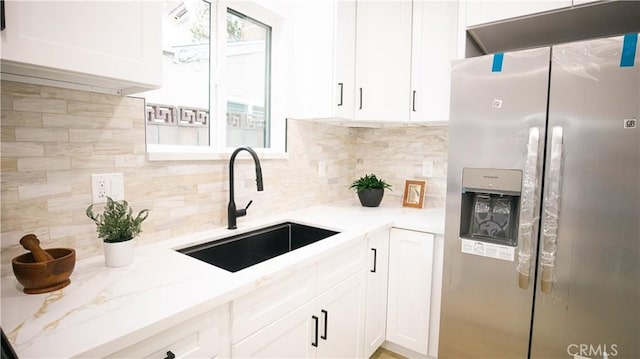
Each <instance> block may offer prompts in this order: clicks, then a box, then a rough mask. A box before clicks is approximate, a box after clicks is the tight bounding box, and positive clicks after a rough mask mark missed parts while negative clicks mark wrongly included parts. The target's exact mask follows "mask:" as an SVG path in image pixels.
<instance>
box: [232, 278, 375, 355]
mask: <svg viewBox="0 0 640 359" xmlns="http://www.w3.org/2000/svg"><path fill="white" fill-rule="evenodd" d="M364 302H365V277H364V271H362V270H361V271H360V273H357V274H355V275H353V276H352V277H351V278H349V279H347V280H345V281H343V282H341V283H340V284H338V285H337V286H335V287H334V288H332V289H330V290H328V291H327V292H325V293H323V294H321V295H320V296H318V297H317V298H316V299H314V300H312V301H310V302H308V303H306V304H304V305H302V306H300V307H298V308H296V309H295V310H293V311H291V312H290V313H288V314H287V315H285V316H283V317H282V318H280V319H278V320H276V321H274V322H273V323H271V324H269V325H267V326H266V327H265V328H263V329H261V330H259V331H257V332H256V333H254V334H252V335H250V336H249V337H247V338H245V339H243V340H241V341H240V342H238V343H237V344H234V345H233V346H232V348H231V356H232V357H234V358H361V357H362V343H363V333H364Z"/></svg>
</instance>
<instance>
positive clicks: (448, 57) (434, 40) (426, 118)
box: [411, 1, 458, 122]
mask: <svg viewBox="0 0 640 359" xmlns="http://www.w3.org/2000/svg"><path fill="white" fill-rule="evenodd" d="M457 19H458V3H457V2H454V1H413V42H412V46H413V49H412V51H411V56H412V67H411V101H412V102H411V121H412V122H447V121H448V120H449V91H450V90H449V89H450V87H451V86H450V84H451V79H450V77H451V61H452V60H454V59H456V58H457V43H458V26H457V22H458V21H457Z"/></svg>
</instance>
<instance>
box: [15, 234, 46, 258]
mask: <svg viewBox="0 0 640 359" xmlns="http://www.w3.org/2000/svg"><path fill="white" fill-rule="evenodd" d="M20 244H22V246H23V247H24V249H27V250H30V251H31V255H32V256H33V259H34V260H35V261H36V262H49V261H52V260H53V257H52V256H51V254H49V253H47V252H45V251H44V249H42V248H40V240H39V239H38V237H36V235H35V234H27V235H25V236H24V237H22V238H20Z"/></svg>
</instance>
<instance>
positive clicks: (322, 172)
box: [318, 161, 327, 178]
mask: <svg viewBox="0 0 640 359" xmlns="http://www.w3.org/2000/svg"><path fill="white" fill-rule="evenodd" d="M318 177H320V178H324V177H327V162H325V161H319V162H318Z"/></svg>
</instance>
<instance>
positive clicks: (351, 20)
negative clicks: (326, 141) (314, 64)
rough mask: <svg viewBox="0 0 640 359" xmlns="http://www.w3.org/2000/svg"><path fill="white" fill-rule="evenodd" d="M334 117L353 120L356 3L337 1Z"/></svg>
mask: <svg viewBox="0 0 640 359" xmlns="http://www.w3.org/2000/svg"><path fill="white" fill-rule="evenodd" d="M334 68H335V83H334V86H335V88H336V91H335V94H336V96H335V100H334V108H335V109H336V111H335V115H336V117H338V118H343V119H353V115H354V112H353V111H354V93H355V81H356V2H355V1H338V2H337V4H336V28H335V54H334Z"/></svg>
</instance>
